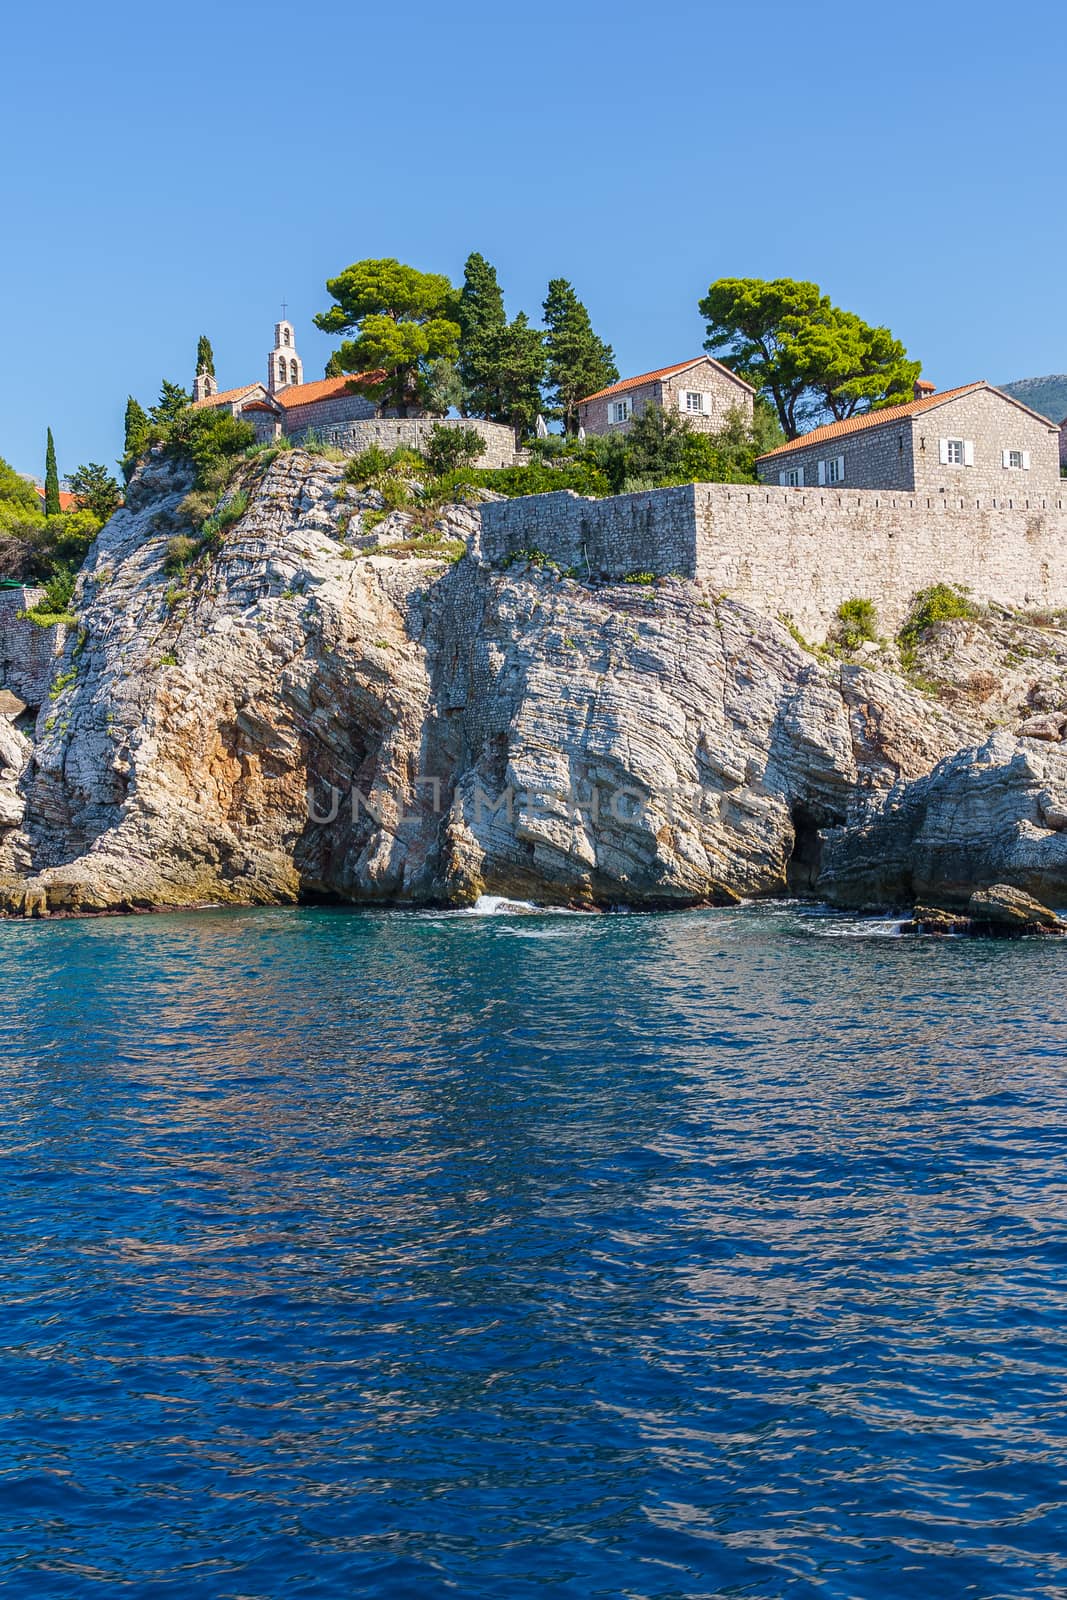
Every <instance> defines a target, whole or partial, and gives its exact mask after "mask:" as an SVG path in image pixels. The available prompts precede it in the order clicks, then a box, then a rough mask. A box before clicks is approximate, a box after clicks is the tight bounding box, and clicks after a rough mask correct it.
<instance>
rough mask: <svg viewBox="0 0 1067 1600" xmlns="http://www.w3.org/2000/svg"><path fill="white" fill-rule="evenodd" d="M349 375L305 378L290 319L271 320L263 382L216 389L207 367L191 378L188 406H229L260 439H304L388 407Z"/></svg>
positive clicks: (376, 414)
mask: <svg viewBox="0 0 1067 1600" xmlns="http://www.w3.org/2000/svg"><path fill="white" fill-rule="evenodd" d="M354 376H355V375H354V374H351V373H346V374H344V375H343V376H341V377H339V378H319V379H318V380H316V381H314V382H312V383H305V382H304V363H303V362H302V361H301V359H300V357H299V355H298V354H297V349H296V333H295V330H294V328H293V324H292V323H291V322H285V321H283V322H277V323H275V325H274V348H273V349H272V350H271V352H270V354H269V356H268V357H267V381H266V383H265V384H264V383H246V384H245V385H244V386H243V387H242V388H240V389H220V388H219V386H218V384H217V383H216V382H215V379H214V377H213V376H212V375H211V373H210V372H198V373H197V375H196V377H195V378H194V380H193V406H194V407H196V408H199V409H201V410H211V411H221V410H226V411H229V412H230V414H231V416H235V417H240V418H241V419H242V420H243V421H244V422H250V423H251V424H252V426H253V427H254V428H255V430H256V438H257V439H258V440H260V441H261V442H265V441H269V440H272V439H278V438H281V437H282V436H283V435H284V436H285V437H287V438H289V439H297V440H299V439H301V438H306V436H307V434H308V433H309V432H314V433H316V434H320V433H321V432H322V430H323V429H324V428H332V427H337V426H344V424H346V423H350V422H364V421H368V420H370V419H372V418H375V417H380V416H386V415H388V413H387V412H385V411H383V410H382V409H381V408H380V407H379V406H377V405H376V404H375V403H374V401H373V400H371V399H368V397H367V396H366V395H364V394H357V393H355V391H354V390H353V389H352V388H351V387H350V385H351V384H352V382H353V379H354Z"/></svg>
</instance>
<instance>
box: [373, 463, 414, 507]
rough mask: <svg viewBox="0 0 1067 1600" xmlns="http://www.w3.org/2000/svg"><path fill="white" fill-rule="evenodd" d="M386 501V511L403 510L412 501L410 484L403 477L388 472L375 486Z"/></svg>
mask: <svg viewBox="0 0 1067 1600" xmlns="http://www.w3.org/2000/svg"><path fill="white" fill-rule="evenodd" d="M374 487H375V488H376V489H377V491H378V493H379V494H380V495H381V497H382V499H383V500H384V501H385V509H386V511H403V510H404V509H405V507H407V506H409V505H410V504H411V501H412V494H411V488H410V486H409V485H408V484H407V483H406V482H405V480H404V479H403V478H398V477H394V476H393V475H392V473H391V472H387V473H385V474H384V476H383V477H381V478H379V480H378V482H377V483H376V484H375V486H374Z"/></svg>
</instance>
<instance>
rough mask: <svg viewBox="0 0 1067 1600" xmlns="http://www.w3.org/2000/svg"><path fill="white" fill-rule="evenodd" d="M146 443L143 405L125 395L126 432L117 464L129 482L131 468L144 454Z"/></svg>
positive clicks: (146, 432)
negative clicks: (120, 457) (120, 458)
mask: <svg viewBox="0 0 1067 1600" xmlns="http://www.w3.org/2000/svg"><path fill="white" fill-rule="evenodd" d="M147 445H148V417H147V416H146V415H145V409H144V406H142V405H141V404H140V402H139V401H137V400H135V399H134V398H133V395H132V394H131V395H127V397H126V432H125V438H124V440H123V445H122V460H121V461H120V462H119V466H120V467H121V468H122V475H123V477H124V478H125V480H126V482H127V483H129V481H130V478H131V477H132V476H133V469H134V467H135V466H136V465H137V463H138V461H139V460H140V458H141V456H142V455H143V454H144V452H145V449H146V447H147Z"/></svg>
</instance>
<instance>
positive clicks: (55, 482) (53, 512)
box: [44, 428, 62, 517]
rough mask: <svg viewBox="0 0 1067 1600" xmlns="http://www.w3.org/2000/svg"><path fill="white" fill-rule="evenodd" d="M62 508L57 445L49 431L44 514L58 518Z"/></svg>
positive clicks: (45, 459) (45, 470)
mask: <svg viewBox="0 0 1067 1600" xmlns="http://www.w3.org/2000/svg"><path fill="white" fill-rule="evenodd" d="M61 510H62V506H61V504H60V499H59V471H58V468H57V467H56V443H55V440H54V439H53V438H52V430H51V428H49V430H48V445H47V448H46V450H45V457H44V514H45V516H46V517H58V515H59V513H60V511H61Z"/></svg>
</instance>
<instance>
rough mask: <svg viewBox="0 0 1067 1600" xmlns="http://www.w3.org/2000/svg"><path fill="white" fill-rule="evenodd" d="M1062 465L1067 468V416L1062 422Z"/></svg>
mask: <svg viewBox="0 0 1067 1600" xmlns="http://www.w3.org/2000/svg"><path fill="white" fill-rule="evenodd" d="M1060 466H1061V467H1063V468H1064V469H1065V470H1067V417H1064V419H1063V421H1062V422H1061V423H1060Z"/></svg>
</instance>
